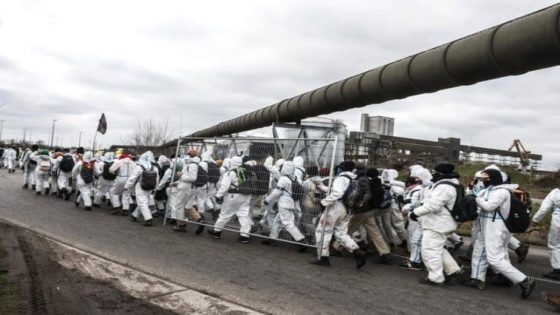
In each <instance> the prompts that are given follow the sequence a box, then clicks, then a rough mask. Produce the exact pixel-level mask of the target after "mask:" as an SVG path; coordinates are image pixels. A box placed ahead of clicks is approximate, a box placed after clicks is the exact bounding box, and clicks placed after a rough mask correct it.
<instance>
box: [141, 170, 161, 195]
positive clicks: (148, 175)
mask: <svg viewBox="0 0 560 315" xmlns="http://www.w3.org/2000/svg"><path fill="white" fill-rule="evenodd" d="M140 167H141V168H142V177H141V178H140V188H142V190H154V189H156V186H157V178H158V172H157V171H156V170H154V167H153V166H152V167H150V169H149V170H147V169H145V168H144V166H142V165H140Z"/></svg>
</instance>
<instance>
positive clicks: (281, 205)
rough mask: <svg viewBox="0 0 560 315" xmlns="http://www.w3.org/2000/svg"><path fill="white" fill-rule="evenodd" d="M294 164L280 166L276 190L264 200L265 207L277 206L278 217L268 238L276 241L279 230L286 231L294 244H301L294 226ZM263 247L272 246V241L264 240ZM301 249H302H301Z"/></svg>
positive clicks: (301, 235)
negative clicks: (274, 204)
mask: <svg viewBox="0 0 560 315" xmlns="http://www.w3.org/2000/svg"><path fill="white" fill-rule="evenodd" d="M294 170H295V167H294V163H292V162H289V161H288V162H286V163H284V165H283V166H282V171H281V172H280V174H281V175H282V176H280V179H279V180H278V184H277V185H276V188H274V190H273V191H272V192H271V193H270V194H269V195H268V196H267V197H266V199H265V200H264V203H265V205H268V204H271V203H275V202H277V204H278V215H277V216H276V218H275V219H274V222H273V224H272V230H271V232H270V238H272V239H277V238H278V236H279V235H280V230H282V229H284V230H286V231H287V232H288V233H289V234H290V235H291V236H292V238H293V239H294V240H295V241H296V242H302V241H303V240H304V238H305V237H304V235H303V234H302V233H301V231H300V230H299V229H298V228H297V226H296V224H295V214H294V213H295V208H296V203H295V202H294V199H293V197H292V196H293V190H292V189H293V182H294V181H296V180H297V179H296V178H295V176H294ZM262 243H263V244H265V245H274V244H275V243H274V241H272V240H264V241H263V242H262ZM302 249H303V248H302Z"/></svg>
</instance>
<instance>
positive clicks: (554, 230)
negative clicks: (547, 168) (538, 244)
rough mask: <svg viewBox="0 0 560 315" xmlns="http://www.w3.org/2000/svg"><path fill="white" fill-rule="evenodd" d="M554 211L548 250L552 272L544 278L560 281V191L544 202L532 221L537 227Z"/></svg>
mask: <svg viewBox="0 0 560 315" xmlns="http://www.w3.org/2000/svg"><path fill="white" fill-rule="evenodd" d="M550 210H552V220H551V221H550V229H549V231H548V244H547V245H548V250H549V253H550V264H551V265H552V272H550V273H547V274H544V275H543V276H544V277H546V278H550V279H555V280H560V189H558V188H555V189H553V190H552V191H551V192H550V193H549V194H548V195H547V196H546V197H545V198H544V200H543V202H542V204H541V207H540V208H539V211H537V213H535V215H534V216H533V219H532V225H533V226H537V224H538V223H539V222H541V221H542V220H543V219H544V217H545V216H546V215H547V214H548V212H549V211H550Z"/></svg>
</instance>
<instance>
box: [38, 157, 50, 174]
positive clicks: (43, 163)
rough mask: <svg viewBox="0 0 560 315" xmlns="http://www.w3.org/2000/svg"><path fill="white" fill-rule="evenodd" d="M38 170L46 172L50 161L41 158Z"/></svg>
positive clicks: (48, 169)
mask: <svg viewBox="0 0 560 315" xmlns="http://www.w3.org/2000/svg"><path fill="white" fill-rule="evenodd" d="M39 170H40V171H41V172H48V171H50V170H51V162H50V161H48V160H41V162H39Z"/></svg>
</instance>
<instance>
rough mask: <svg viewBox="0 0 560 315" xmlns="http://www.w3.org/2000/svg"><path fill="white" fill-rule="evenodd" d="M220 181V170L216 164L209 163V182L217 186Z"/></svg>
mask: <svg viewBox="0 0 560 315" xmlns="http://www.w3.org/2000/svg"><path fill="white" fill-rule="evenodd" d="M219 181H220V168H219V167H218V165H216V163H214V162H208V182H209V183H211V184H217V183H218V182H219Z"/></svg>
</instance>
